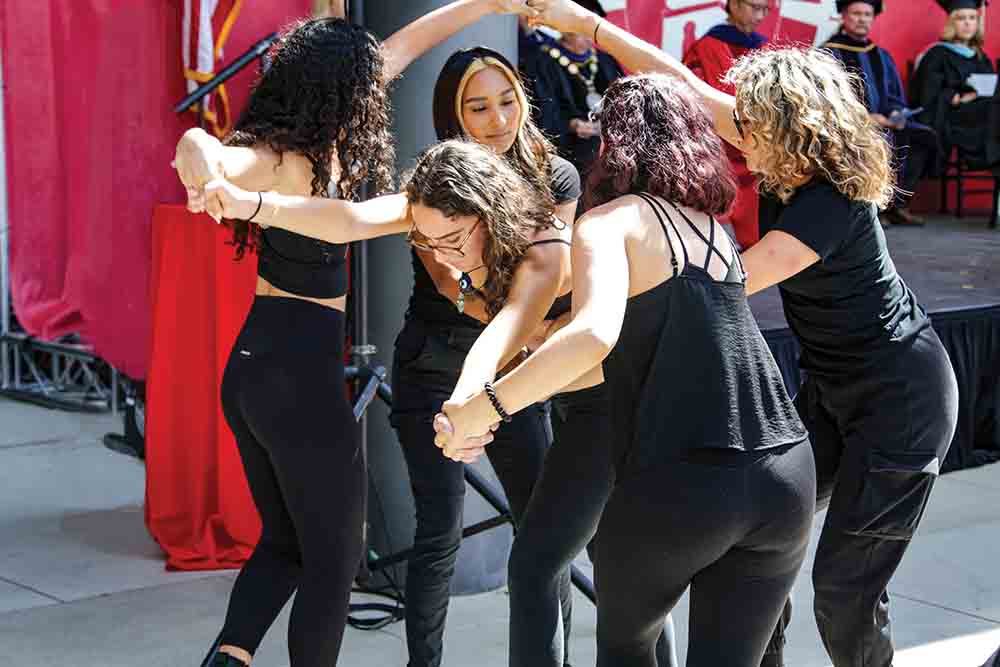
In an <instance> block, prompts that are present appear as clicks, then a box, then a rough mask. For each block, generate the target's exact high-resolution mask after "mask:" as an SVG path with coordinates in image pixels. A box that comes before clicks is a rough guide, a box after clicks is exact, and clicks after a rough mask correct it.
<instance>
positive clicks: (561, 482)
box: [491, 385, 677, 667]
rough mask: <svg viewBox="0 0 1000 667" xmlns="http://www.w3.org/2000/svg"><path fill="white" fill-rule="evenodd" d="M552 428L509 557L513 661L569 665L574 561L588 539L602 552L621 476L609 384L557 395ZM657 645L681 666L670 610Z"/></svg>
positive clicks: (672, 665)
mask: <svg viewBox="0 0 1000 667" xmlns="http://www.w3.org/2000/svg"><path fill="white" fill-rule="evenodd" d="M552 429H553V432H554V434H555V440H554V441H553V443H552V447H551V448H550V449H549V451H548V454H546V456H545V467H544V469H543V471H542V474H541V477H540V478H539V480H538V483H537V484H536V485H535V490H534V493H532V495H531V500H530V502H529V503H528V508H527V510H526V511H525V513H524V517H523V518H522V519H521V522H520V525H519V526H518V531H517V535H516V536H515V538H514V546H513V548H512V549H511V553H510V561H509V562H508V571H509V577H508V579H509V581H510V585H509V587H508V588H509V590H510V653H509V656H510V666H511V667H562V665H563V663H564V662H566V660H567V659H568V658H567V656H566V654H565V650H566V646H567V642H566V632H565V631H566V628H567V627H568V626H569V622H570V612H571V609H569V606H568V604H567V603H568V600H566V599H564V598H563V597H562V596H563V592H564V591H565V590H567V587H568V586H569V566H570V564H571V563H572V562H573V559H574V558H575V557H576V555H577V554H578V553H580V551H581V550H582V549H583V548H584V547H585V546H586V547H587V550H588V551H590V552H591V558H592V559H595V558H596V555H595V554H594V552H593V550H592V549H591V548H590V547H591V544H592V538H593V537H594V535H595V533H596V532H597V526H598V523H599V522H600V519H601V513H602V512H603V511H604V505H605V503H607V500H608V496H609V495H610V494H611V487H612V484H613V481H614V468H613V464H612V457H611V442H612V438H613V436H614V433H613V428H612V424H611V413H610V404H609V402H608V396H607V387H606V385H598V386H597V387H592V388H590V389H583V390H580V391H575V392H572V393H567V394H559V395H557V396H555V397H553V399H552ZM491 446H492V445H491ZM656 653H657V659H658V663H659V667H676V665H677V658H676V653H675V650H674V635H673V623H672V621H671V619H670V618H669V616H668V617H667V625H666V630H665V632H664V633H663V634H662V635H661V639H660V641H659V642H658V645H657V651H656Z"/></svg>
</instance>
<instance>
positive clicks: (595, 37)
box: [591, 19, 604, 46]
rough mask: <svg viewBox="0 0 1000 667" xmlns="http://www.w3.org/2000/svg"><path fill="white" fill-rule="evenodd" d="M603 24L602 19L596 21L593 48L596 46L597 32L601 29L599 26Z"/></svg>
mask: <svg viewBox="0 0 1000 667" xmlns="http://www.w3.org/2000/svg"><path fill="white" fill-rule="evenodd" d="M602 23H604V19H597V25H595V26H594V39H593V40H591V41H592V42H594V46H597V31H598V30H600V29H601V24H602Z"/></svg>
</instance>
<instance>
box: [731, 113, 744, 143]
mask: <svg viewBox="0 0 1000 667" xmlns="http://www.w3.org/2000/svg"><path fill="white" fill-rule="evenodd" d="M733 125H735V126H736V131H737V132H739V134H740V140H745V139H746V138H747V135H746V134H745V133H744V132H743V121H741V120H740V117H739V116H737V115H736V109H733Z"/></svg>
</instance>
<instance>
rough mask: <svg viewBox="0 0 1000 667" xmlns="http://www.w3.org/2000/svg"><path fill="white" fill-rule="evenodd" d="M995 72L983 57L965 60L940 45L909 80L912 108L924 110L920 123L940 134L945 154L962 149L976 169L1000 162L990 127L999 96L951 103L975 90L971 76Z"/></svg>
mask: <svg viewBox="0 0 1000 667" xmlns="http://www.w3.org/2000/svg"><path fill="white" fill-rule="evenodd" d="M993 73H995V70H994V68H993V63H992V62H990V59H989V58H988V57H986V56H985V55H984V54H981V53H978V54H976V55H975V56H973V57H972V58H965V57H963V56H960V55H959V54H957V53H955V52H954V51H952V50H950V49H948V48H947V47H945V46H942V45H940V44H939V45H937V46H933V47H931V48H930V50H928V51H927V53H926V54H924V57H923V58H922V59H921V61H920V64H919V66H918V67H917V71H916V72H914V73H913V79H912V80H911V81H910V106H912V107H923V108H924V112H923V113H922V114H920V116H919V120H920V121H921V122H923V123H926V124H927V125H930V126H931V127H933V128H934V129H935V130H936V131H937V133H938V137H939V138H940V140H941V143H942V146H944V148H945V150H946V151H948V152H950V150H951V147H957V148H959V149H961V150H962V152H963V153H964V154H965V156H966V157H967V159H968V160H969V162H970V163H971V164H972V165H973V166H975V167H987V166H990V165H993V164H995V163H997V162H1000V142H998V141H997V136H996V132H995V131H994V129H993V128H991V126H990V125H991V117H992V116H993V110H992V106H993V100H994V99H995V98H996V95H994V96H993V98H989V97H980V98H977V99H975V100H973V101H972V102H968V103H966V104H961V105H959V106H958V107H953V106H952V105H951V100H952V98H953V97H954V96H955V94H962V93H966V92H970V91H972V88H970V87H969V86H968V85H967V84H966V80H967V79H968V78H969V75H970V74H993Z"/></svg>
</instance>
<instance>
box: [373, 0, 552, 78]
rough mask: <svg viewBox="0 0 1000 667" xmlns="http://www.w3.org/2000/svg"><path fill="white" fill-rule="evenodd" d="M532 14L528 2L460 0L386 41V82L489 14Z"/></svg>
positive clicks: (516, 0) (398, 31)
mask: <svg viewBox="0 0 1000 667" xmlns="http://www.w3.org/2000/svg"><path fill="white" fill-rule="evenodd" d="M513 13H522V14H528V15H532V14H534V12H533V11H532V10H530V9H529V8H528V7H527V0H457V2H452V3H451V4H448V5H445V6H444V7H441V8H439V9H435V10H434V11H432V12H430V13H429V14H425V15H424V16H421V17H420V18H418V19H417V20H416V21H414V22H412V23H410V24H409V25H406V26H404V27H402V28H400V29H399V30H397V31H396V32H394V33H392V34H391V35H390V36H389V37H388V38H387V39H386V40H385V42H383V52H384V53H385V80H386V81H391V80H392V79H394V78H396V77H397V76H399V75H400V74H402V73H403V70H405V69H406V68H407V67H409V65H410V63H412V62H413V61H414V60H416V59H417V58H419V57H420V56H421V55H423V54H424V53H426V52H427V51H430V50H431V49H433V48H434V47H435V46H437V45H438V44H440V43H441V42H443V41H445V40H446V39H448V38H449V37H451V36H452V35H454V34H455V33H457V32H459V31H460V30H462V29H464V28H467V27H468V26H470V25H472V24H473V23H475V22H476V21H478V20H479V19H481V18H483V17H484V16H486V15H487V14H513Z"/></svg>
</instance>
